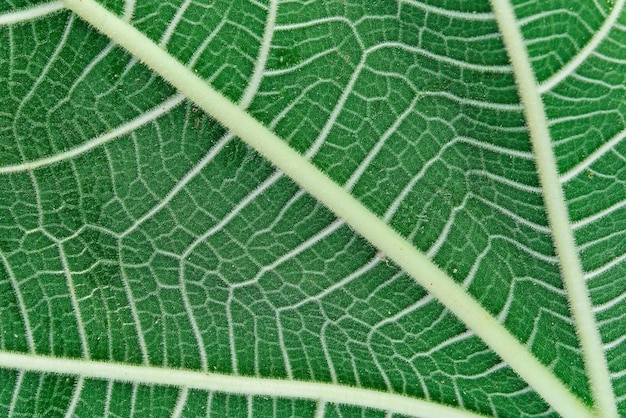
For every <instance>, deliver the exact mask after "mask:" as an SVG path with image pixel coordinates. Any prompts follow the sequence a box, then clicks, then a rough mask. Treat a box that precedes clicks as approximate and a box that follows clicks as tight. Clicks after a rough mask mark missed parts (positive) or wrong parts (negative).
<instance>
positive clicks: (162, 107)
mask: <svg viewBox="0 0 626 418" xmlns="http://www.w3.org/2000/svg"><path fill="white" fill-rule="evenodd" d="M184 100H185V97H184V96H182V95H180V94H176V95H174V96H172V97H170V98H169V99H167V100H166V101H164V102H163V103H161V104H159V105H158V106H156V107H155V108H154V109H151V110H149V111H147V112H145V113H143V114H141V115H139V116H137V117H136V118H135V119H133V120H131V121H129V122H126V123H124V124H123V125H120V126H118V127H117V128H115V129H112V130H110V131H109V132H107V133H105V134H103V135H100V136H98V137H97V138H93V139H91V140H89V141H87V142H85V143H83V144H81V145H79V146H77V147H75V148H70V149H68V150H66V151H63V152H60V153H58V154H52V155H50V156H48V157H43V158H39V159H37V160H32V161H26V162H24V163H21V164H15V165H7V166H4V167H2V166H0V174H11V173H20V172H22V171H31V170H35V169H37V168H39V167H45V166H48V165H51V164H56V163H58V162H61V161H68V160H71V159H73V158H76V157H78V156H79V155H81V154H85V153H87V152H89V151H91V150H93V149H96V148H99V147H101V146H102V145H104V144H106V143H108V142H111V141H113V140H114V139H117V138H120V137H123V136H124V135H127V134H129V133H131V132H134V131H135V130H137V129H139V128H140V127H142V126H144V125H147V124H148V123H151V122H154V121H155V120H156V119H158V118H159V117H161V116H163V115H165V114H167V112H169V111H170V110H172V109H173V108H175V107H176V106H178V105H179V104H180V103H182V102H183V101H184Z"/></svg>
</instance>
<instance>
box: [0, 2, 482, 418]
mask: <svg viewBox="0 0 626 418" xmlns="http://www.w3.org/2000/svg"><path fill="white" fill-rule="evenodd" d="M76 1H81V0H76ZM82 1H83V2H84V1H90V0H82ZM0 367H2V368H6V369H14V370H20V371H22V370H27V371H32V372H44V373H57V374H64V375H71V376H78V377H79V379H87V378H91V379H103V380H107V381H115V382H131V383H139V384H145V385H163V386H178V387H181V388H187V389H200V390H208V391H217V392H226V393H236V394H239V395H244V396H246V395H247V396H271V397H281V398H291V399H310V400H312V401H318V402H320V403H328V402H332V403H339V404H350V405H357V406H361V407H365V408H374V409H379V410H385V411H390V412H392V413H396V414H405V415H418V416H419V417H420V418H436V417H449V418H479V417H483V416H482V415H478V414H475V413H472V412H469V411H464V410H460V409H458V408H453V407H450V406H446V405H441V404H438V403H435V402H427V401H422V400H419V399H415V398H411V397H408V396H403V395H398V394H393V393H387V392H379V391H375V390H370V389H362V388H356V387H352V386H346V385H338V384H331V383H320V382H306V381H301V380H286V379H267V378H261V377H245V376H233V375H225V374H218V373H206V372H199V371H192V370H183V369H173V368H164V367H154V366H135V365H130V364H122V363H112V362H104V361H92V360H76V359H68V358H61V357H49V356H40V355H30V354H21V353H13V352H8V351H0ZM183 390H185V389H183Z"/></svg>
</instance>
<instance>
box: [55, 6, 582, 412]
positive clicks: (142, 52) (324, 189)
mask: <svg viewBox="0 0 626 418" xmlns="http://www.w3.org/2000/svg"><path fill="white" fill-rule="evenodd" d="M65 3H66V5H67V6H68V7H69V8H70V9H72V10H73V11H74V12H76V13H77V14H78V15H80V16H81V17H82V18H83V19H85V20H86V21H88V22H89V23H91V24H92V25H93V26H95V27H96V28H97V29H98V30H100V31H101V32H103V33H104V34H106V35H107V36H109V37H110V38H111V39H112V40H114V41H115V42H117V43H118V44H120V45H121V46H122V47H124V48H125V49H127V50H128V51H129V52H131V53H132V54H133V55H135V56H137V57H138V58H139V59H140V60H141V61H142V62H144V63H145V64H146V65H147V66H148V67H150V68H151V69H152V70H154V71H155V72H156V73H158V74H160V75H161V76H162V77H163V78H164V79H165V80H167V81H168V82H170V83H171V84H172V85H174V86H175V87H176V88H177V89H179V90H180V91H181V92H182V93H183V94H185V95H186V96H187V97H188V98H189V99H190V100H192V101H194V102H195V103H197V104H198V105H199V106H200V107H201V108H202V109H204V110H205V111H206V112H207V113H209V114H210V115H212V116H213V117H214V118H215V119H216V120H218V121H219V122H220V123H222V124H223V125H224V126H225V127H226V128H228V129H230V130H232V132H233V133H235V134H236V135H237V136H239V137H240V138H241V139H243V140H244V141H246V142H247V143H248V144H249V145H250V146H252V147H253V148H255V149H256V150H257V151H258V152H259V153H260V154H262V155H263V156H265V157H266V158H267V159H268V160H269V161H271V162H272V163H273V164H274V165H275V166H277V167H278V168H279V169H280V170H282V171H283V172H284V173H285V174H287V175H288V176H290V177H291V178H292V179H293V180H294V181H296V182H297V183H298V184H299V185H300V186H302V187H303V188H304V189H305V190H306V191H307V192H308V193H310V194H311V195H313V196H314V197H316V198H317V199H318V200H320V201H321V202H322V203H324V204H325V205H326V206H327V207H329V208H330V209H331V210H332V211H333V212H335V213H336V214H337V215H338V216H339V217H341V218H343V219H344V220H345V221H346V222H347V223H348V224H349V225H351V226H352V228H354V230H356V231H357V232H358V233H359V234H361V235H362V236H363V237H365V238H366V239H367V240H369V241H370V242H371V243H372V244H373V245H374V246H376V247H378V248H379V249H380V250H381V251H383V252H384V253H385V254H386V255H387V256H388V257H389V258H391V259H393V260H394V261H395V262H396V263H397V264H398V265H399V266H401V267H402V268H403V269H404V270H405V271H406V272H407V273H408V274H410V275H411V276H412V277H413V278H414V279H415V280H416V281H417V282H418V283H419V284H420V285H421V286H423V287H424V288H425V289H427V290H428V291H429V292H431V293H432V294H433V295H434V296H435V297H437V298H438V299H439V300H440V301H441V302H442V303H443V304H444V305H446V307H447V308H448V309H449V310H450V311H451V312H453V313H454V314H455V315H456V316H457V317H459V318H461V320H463V321H464V322H465V323H466V324H467V326H468V327H469V328H470V329H471V330H472V331H473V332H475V333H476V334H477V335H479V336H480V338H482V339H483V340H484V341H485V343H486V344H487V345H489V346H490V347H491V348H492V349H493V350H494V351H495V352H497V353H498V354H499V355H500V356H501V357H502V358H503V360H504V361H506V362H507V363H508V364H509V366H510V367H512V368H513V369H514V370H515V371H516V372H517V373H518V374H519V375H520V376H521V377H522V378H523V379H525V380H526V381H527V382H528V383H529V384H530V385H531V386H532V387H533V388H534V389H535V390H536V391H537V393H538V394H539V395H540V396H542V397H543V398H544V399H545V400H546V401H547V402H548V403H549V404H550V405H552V406H553V407H554V408H555V409H556V410H557V411H559V412H560V413H561V414H563V415H564V416H568V417H569V416H576V417H591V416H592V415H591V413H590V411H589V410H588V409H587V408H586V407H585V406H584V405H583V404H582V403H581V402H580V400H579V399H577V398H576V397H575V396H574V395H573V394H572V393H571V392H570V391H569V390H568V389H567V388H566V387H565V386H564V385H563V383H562V382H561V381H560V380H558V379H557V378H556V377H555V376H554V374H552V373H551V371H550V370H549V369H547V368H546V367H545V366H544V365H542V364H541V363H540V362H539V361H538V360H537V359H536V358H535V357H534V356H533V355H532V354H531V353H530V352H529V351H528V350H527V349H526V348H525V347H524V346H523V345H522V344H521V343H520V342H519V341H518V340H517V339H516V338H515V337H514V336H513V335H511V334H510V333H509V332H508V331H507V330H506V328H504V327H503V326H502V324H500V323H499V322H498V321H497V320H496V319H495V318H494V317H493V316H491V315H490V314H489V313H488V312H487V311H486V310H485V309H484V308H482V306H480V304H479V303H478V302H476V301H475V300H474V299H473V298H472V297H471V296H469V295H468V294H467V293H466V291H465V290H464V289H463V288H462V287H461V286H460V285H459V284H457V283H456V282H455V281H454V280H453V279H452V278H450V277H449V276H448V275H446V274H445V273H444V272H443V271H442V270H440V269H439V268H438V267H437V266H435V265H434V264H433V263H432V262H431V261H430V260H429V259H428V258H427V257H426V256H425V255H424V254H423V253H421V252H419V251H418V250H416V249H415V247H413V246H412V245H411V244H410V243H409V242H407V241H406V240H405V239H404V238H403V237H402V236H400V235H399V234H398V233H397V232H395V231H394V230H393V229H392V228H391V227H390V226H389V225H387V224H385V223H384V222H383V221H382V220H381V219H379V218H378V217H376V215H374V214H373V213H372V212H371V211H369V210H368V209H367V208H366V207H364V206H363V205H362V204H361V203H360V202H359V201H357V200H356V199H355V198H354V197H353V196H351V195H350V194H349V193H347V192H346V191H345V190H344V189H343V188H341V187H340V186H339V185H337V184H336V183H334V182H333V181H332V180H330V179H329V178H328V177H327V176H326V175H324V174H323V173H322V172H320V171H319V170H318V169H317V168H316V167H315V166H314V165H313V164H311V163H310V162H309V161H308V160H306V159H305V158H304V157H303V156H302V155H300V154H298V153H297V152H296V151H295V150H293V149H292V148H290V147H289V146H288V145H287V144H286V143H285V142H283V141H282V140H281V139H280V138H278V137H277V136H276V135H275V134H274V133H272V132H271V131H270V130H269V129H267V128H266V127H265V126H263V125H262V124H261V123H259V122H258V121H257V120H256V119H254V118H253V117H252V116H250V115H249V114H248V113H246V112H245V111H243V110H241V109H240V108H239V107H238V106H237V105H236V104H234V103H232V102H231V101H229V100H228V99H227V98H225V97H224V96H223V95H221V94H220V93H219V92H217V91H216V90H214V89H213V88H212V87H211V86H209V85H208V84H207V83H206V82H205V81H204V80H202V79H201V78H199V77H198V76H197V75H195V74H194V73H193V72H192V71H190V70H189V69H188V68H186V67H185V66H184V65H182V64H181V63H179V62H178V61H176V59H174V58H173V57H172V56H170V55H169V54H168V53H167V52H166V51H164V50H163V49H162V48H160V47H159V46H158V45H156V44H155V43H154V42H152V41H151V40H150V39H149V38H147V37H146V36H145V35H143V34H142V33H141V32H139V31H138V30H136V29H135V28H133V27H132V26H130V25H128V24H127V23H125V22H123V21H122V20H120V19H119V18H118V17H117V16H115V15H113V14H112V13H110V12H108V11H107V10H106V9H104V8H103V7H102V6H100V5H99V4H98V3H96V2H95V1H93V0H66V1H65ZM205 378H207V379H208V378H209V377H208V375H205ZM226 383H227V382H224V384H226ZM276 383H277V384H278V383H279V382H276ZM311 385H313V383H311ZM267 386H271V385H267ZM232 390H234V391H241V387H240V386H237V387H235V388H233V389H232ZM268 390H269V389H268ZM285 396H289V395H288V394H286V393H285ZM342 399H343V402H345V398H342ZM351 403H352V402H351ZM412 411H418V409H412ZM420 413H421V411H420Z"/></svg>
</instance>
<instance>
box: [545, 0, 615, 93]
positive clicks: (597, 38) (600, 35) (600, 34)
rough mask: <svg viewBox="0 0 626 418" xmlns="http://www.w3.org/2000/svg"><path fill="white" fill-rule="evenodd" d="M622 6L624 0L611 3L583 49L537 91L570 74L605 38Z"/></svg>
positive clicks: (555, 83) (557, 82)
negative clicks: (601, 21)
mask: <svg viewBox="0 0 626 418" xmlns="http://www.w3.org/2000/svg"><path fill="white" fill-rule="evenodd" d="M623 8H624V0H617V2H615V4H614V5H613V9H611V13H610V14H609V16H608V17H607V18H606V20H605V21H604V23H603V24H602V26H601V27H600V28H599V29H598V31H597V32H596V33H595V35H593V37H592V38H591V40H590V41H589V42H588V43H587V45H585V47H584V48H583V49H581V50H580V51H579V52H578V54H576V55H575V56H574V57H573V58H572V59H571V60H570V61H569V62H568V63H567V64H566V65H564V66H563V67H562V68H561V69H560V70H559V71H557V72H556V73H554V74H553V75H552V76H551V77H550V78H548V79H547V80H545V81H544V82H543V83H541V85H540V86H539V93H545V92H546V91H549V90H552V89H553V88H554V87H556V86H557V85H558V84H559V83H560V82H561V81H563V80H565V78H567V76H568V75H570V74H572V73H573V72H574V71H576V69H577V68H578V67H580V65H581V64H582V63H583V62H585V60H587V59H588V58H589V56H590V55H591V54H593V52H594V51H595V50H596V49H597V48H598V46H599V45H600V43H601V42H602V41H603V40H605V39H606V37H607V36H608V34H609V32H610V31H611V29H613V26H614V25H615V23H616V22H617V19H618V18H619V17H620V15H621V14H622V9H623Z"/></svg>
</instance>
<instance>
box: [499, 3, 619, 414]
mask: <svg viewBox="0 0 626 418" xmlns="http://www.w3.org/2000/svg"><path fill="white" fill-rule="evenodd" d="M491 4H492V7H493V10H494V12H495V14H496V19H497V21H498V25H499V27H500V30H501V31H502V38H503V41H504V45H505V47H506V49H507V51H508V54H509V58H510V60H511V64H512V66H513V74H514V76H515V80H516V83H517V87H518V91H519V95H520V98H521V101H522V104H523V105H524V114H525V116H526V122H527V124H528V129H529V131H530V139H531V142H532V146H533V151H534V153H535V156H536V165H537V172H538V174H539V181H540V183H541V187H542V189H543V198H544V202H545V205H546V211H547V214H548V221H549V223H550V228H551V229H552V235H553V240H554V246H555V248H556V253H557V256H558V258H559V262H560V267H561V274H562V276H563V282H564V285H565V289H566V291H567V296H568V298H569V302H570V310H571V312H572V316H573V317H574V324H575V326H576V330H577V333H578V337H579V339H580V345H581V347H582V351H583V358H584V361H585V368H586V371H587V375H588V378H589V383H590V385H591V392H592V397H593V400H594V403H595V406H596V409H597V411H598V413H599V414H600V416H602V417H603V418H611V417H617V416H618V413H617V403H616V401H615V396H614V394H613V387H612V385H611V377H610V374H609V370H608V365H607V362H606V357H605V355H604V350H603V348H602V340H601V338H600V334H599V332H598V326H597V324H596V321H595V317H594V314H593V309H592V304H591V299H590V298H589V294H588V291H587V288H586V284H585V279H584V275H583V272H582V266H581V263H580V259H579V256H578V251H577V249H576V241H575V239H574V233H573V231H572V225H571V223H570V218H569V214H568V210H567V205H566V203H565V197H564V195H563V189H562V188H561V182H560V180H559V173H558V169H557V166H556V159H555V157H554V152H553V150H552V141H551V138H550V131H549V129H548V120H547V117H546V113H545V109H544V107H543V101H542V100H541V95H540V93H539V85H538V84H537V80H536V78H535V74H534V72H533V69H532V67H531V64H530V59H529V57H528V52H527V51H526V46H525V45H524V39H523V37H522V33H521V31H520V29H519V26H518V25H517V22H516V18H515V12H514V10H513V7H512V5H511V4H510V3H509V1H508V0H491ZM555 408H556V407H555ZM566 416H568V415H566Z"/></svg>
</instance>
